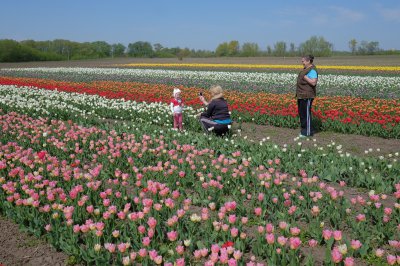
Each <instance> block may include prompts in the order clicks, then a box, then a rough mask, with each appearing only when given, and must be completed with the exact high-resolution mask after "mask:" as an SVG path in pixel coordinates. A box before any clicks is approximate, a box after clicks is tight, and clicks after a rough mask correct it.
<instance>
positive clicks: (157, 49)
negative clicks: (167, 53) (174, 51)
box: [153, 43, 164, 53]
mask: <svg viewBox="0 0 400 266" xmlns="http://www.w3.org/2000/svg"><path fill="white" fill-rule="evenodd" d="M153 48H154V52H156V53H158V52H160V51H161V50H162V49H163V48H164V47H163V46H162V45H161V44H159V43H156V44H153Z"/></svg>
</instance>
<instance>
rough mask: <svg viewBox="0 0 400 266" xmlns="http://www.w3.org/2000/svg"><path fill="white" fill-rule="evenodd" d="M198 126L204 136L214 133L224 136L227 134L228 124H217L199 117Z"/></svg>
mask: <svg viewBox="0 0 400 266" xmlns="http://www.w3.org/2000/svg"><path fill="white" fill-rule="evenodd" d="M200 124H201V127H202V128H203V130H204V132H205V133H206V134H210V133H215V134H216V135H217V136H224V135H226V134H227V133H228V132H229V128H230V124H226V125H225V124H218V123H217V122H214V121H213V120H211V119H209V118H207V117H203V116H202V117H200Z"/></svg>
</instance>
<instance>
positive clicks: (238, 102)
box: [0, 77, 400, 138]
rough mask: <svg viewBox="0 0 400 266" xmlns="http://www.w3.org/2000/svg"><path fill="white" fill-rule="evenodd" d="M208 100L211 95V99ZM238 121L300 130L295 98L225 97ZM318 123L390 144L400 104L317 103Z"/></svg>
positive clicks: (76, 86)
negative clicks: (372, 136)
mask: <svg viewBox="0 0 400 266" xmlns="http://www.w3.org/2000/svg"><path fill="white" fill-rule="evenodd" d="M0 84H4V85H17V86H35V87H41V88H46V89H50V90H55V89H57V90H62V91H66V92H77V93H87V94H98V95H101V96H105V97H108V98H120V99H125V100H134V101H140V102H164V103H168V102H169V101H170V99H171V91H172V89H173V87H171V86H168V85H163V84H144V83H132V82H111V81H102V82H100V81H99V82H90V83H83V82H81V83H76V82H61V81H55V80H47V79H28V78H6V77H2V78H0ZM180 88H181V89H182V91H183V97H184V98H185V103H186V105H187V106H194V107H196V106H197V107H198V106H199V104H200V102H199V99H198V96H197V94H198V92H200V91H201V89H200V88H187V87H182V86H180ZM206 96H209V95H207V93H206ZM225 97H226V98H227V99H228V100H229V102H230V107H231V111H232V113H233V117H234V120H236V121H252V122H256V123H259V124H271V125H274V126H281V127H290V128H297V127H298V123H299V122H298V117H297V106H296V102H295V99H293V96H292V95H288V94H287V95H279V94H271V93H263V92H259V93H242V92H238V91H229V90H227V91H226V92H225ZM314 106H315V111H314V113H313V114H314V117H315V118H316V124H317V127H318V128H319V130H332V131H336V132H342V133H354V134H362V135H367V136H370V135H374V136H380V137H387V138H399V137H400V125H399V124H400V103H399V101H398V100H396V99H393V100H384V99H369V100H366V99H361V98H353V97H340V96H336V97H318V98H317V99H316V101H315V104H314Z"/></svg>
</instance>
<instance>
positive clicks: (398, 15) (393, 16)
mask: <svg viewBox="0 0 400 266" xmlns="http://www.w3.org/2000/svg"><path fill="white" fill-rule="evenodd" d="M378 12H379V14H381V16H382V17H383V18H384V19H386V20H389V21H395V22H400V8H390V9H389V8H379V9H378Z"/></svg>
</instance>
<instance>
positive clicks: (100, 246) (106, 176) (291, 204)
mask: <svg viewBox="0 0 400 266" xmlns="http://www.w3.org/2000/svg"><path fill="white" fill-rule="evenodd" d="M235 67H236V66H230V67H227V68H226V69H225V70H221V68H223V67H222V66H218V70H216V69H214V68H213V66H212V65H208V66H203V67H197V68H195V69H191V70H190V69H189V70H188V69H180V68H179V66H176V65H174V66H173V67H170V66H167V65H165V66H163V65H157V68H155V67H152V66H148V65H147V66H146V65H123V66H122V65H119V66H112V67H110V66H108V67H101V68H100V67H92V68H78V67H70V68H62V67H55V68H45V67H41V68H1V69H0V116H1V119H0V130H1V131H0V139H1V146H0V214H1V215H3V216H6V217H8V218H10V219H12V220H13V221H15V223H17V224H19V225H20V226H21V227H22V228H24V230H26V231H28V232H30V233H31V234H33V235H35V236H37V237H43V238H45V239H46V240H47V241H48V242H49V243H51V244H52V245H53V246H54V247H55V248H56V249H58V250H61V251H63V252H64V253H66V254H68V255H69V256H71V257H72V258H74V260H73V261H72V262H71V263H80V264H83V265H86V264H88V265H249V266H252V265H257V266H261V265H264V266H267V265H347V266H349V265H400V164H399V153H400V147H399V149H398V150H399V152H395V153H391V154H387V155H385V156H380V157H376V158H375V157H359V156H354V155H351V154H349V153H345V152H343V151H342V147H341V146H340V145H335V144H334V143H332V144H330V145H327V146H324V147H318V148H315V149H310V148H304V147H302V145H301V143H300V142H299V145H297V146H294V147H288V146H279V145H277V144H275V143H272V142H269V141H266V140H265V139H264V140H262V141H259V142H251V141H248V140H246V139H245V138H242V137H241V136H240V134H239V132H236V131H235V130H238V131H240V126H241V123H242V122H249V123H255V124H260V125H274V126H279V127H287V128H298V127H299V121H298V117H297V106H296V100H295V99H294V97H293V96H294V82H295V80H296V73H295V72H293V71H286V72H285V71H281V70H280V71H275V70H274V69H273V68H271V70H269V71H258V70H257V69H256V70H254V69H253V68H251V67H248V68H247V69H246V68H238V69H235V70H232V69H234V68H235ZM254 68H256V67H254ZM279 68H284V67H283V66H279ZM360 68H361V67H360ZM327 69H329V68H327ZM344 70H346V69H344ZM363 70H364V71H367V73H365V72H363V73H362V74H354V73H352V74H345V73H344V72H343V73H344V74H340V73H339V72H335V73H325V74H324V73H321V74H320V77H319V85H318V97H317V98H316V100H315V106H314V107H315V108H314V110H313V115H314V118H315V120H316V123H317V126H318V129H319V130H320V131H333V132H339V133H346V134H359V135H364V136H377V137H383V138H392V139H399V138H400V100H399V99H400V97H399V96H400V77H399V76H398V75H395V74H393V72H391V71H394V72H396V71H398V69H391V68H387V69H385V68H378V69H368V68H364V69H363ZM385 71H386V72H385ZM396 73H397V72H396ZM213 84H220V85H221V86H222V87H223V88H224V90H225V91H224V95H225V98H226V99H227V100H228V102H229V105H230V109H231V113H232V117H233V120H234V126H233V127H232V128H234V129H235V130H232V132H231V133H232V134H230V135H229V136H225V137H222V138H221V137H216V136H214V135H213V134H205V133H203V132H202V130H201V127H200V125H199V123H198V114H199V113H200V112H201V111H202V107H201V106H200V101H199V99H198V97H197V95H198V93H199V92H204V94H205V97H206V98H209V97H210V95H209V94H208V88H209V87H210V86H211V85H213ZM174 87H178V88H180V89H181V91H182V96H183V99H184V101H185V104H186V106H185V109H184V115H183V117H184V129H185V130H184V131H182V132H180V131H176V130H174V129H172V122H173V121H172V117H171V113H170V109H169V104H168V103H169V101H170V99H171V94H172V91H173V88H174ZM0 264H1V261H0Z"/></svg>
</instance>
